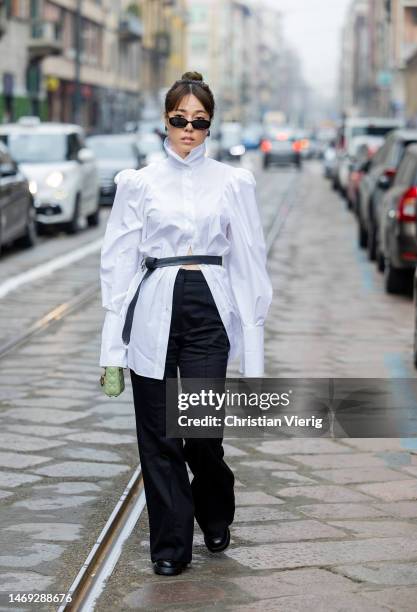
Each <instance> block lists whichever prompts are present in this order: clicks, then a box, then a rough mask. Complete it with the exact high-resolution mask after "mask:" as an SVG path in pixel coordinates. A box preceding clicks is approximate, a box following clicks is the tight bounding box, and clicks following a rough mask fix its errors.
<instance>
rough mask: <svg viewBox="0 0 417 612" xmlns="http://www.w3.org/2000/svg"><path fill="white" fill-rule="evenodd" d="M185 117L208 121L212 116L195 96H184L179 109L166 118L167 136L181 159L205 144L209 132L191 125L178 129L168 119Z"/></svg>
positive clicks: (190, 119)
mask: <svg viewBox="0 0 417 612" xmlns="http://www.w3.org/2000/svg"><path fill="white" fill-rule="evenodd" d="M175 116H179V117H185V118H186V119H188V120H189V121H192V120H194V119H208V120H210V115H209V114H208V112H207V111H206V110H205V108H204V106H203V105H202V104H201V102H200V100H199V99H198V98H196V97H195V96H194V95H193V94H189V95H188V96H184V98H182V100H181V101H180V103H179V104H178V108H177V109H176V110H173V111H171V112H169V113H168V115H167V116H166V117H165V125H166V126H167V135H168V138H169V140H170V142H171V145H172V148H173V149H174V150H175V151H176V152H177V153H178V154H179V155H181V157H186V156H187V155H188V153H189V152H190V151H191V149H194V147H197V146H198V145H200V144H202V142H204V140H205V138H206V136H207V133H208V130H195V129H194V128H193V126H192V125H191V123H188V124H187V125H186V126H185V127H184V128H176V127H174V126H173V125H171V124H170V123H169V121H168V117H175Z"/></svg>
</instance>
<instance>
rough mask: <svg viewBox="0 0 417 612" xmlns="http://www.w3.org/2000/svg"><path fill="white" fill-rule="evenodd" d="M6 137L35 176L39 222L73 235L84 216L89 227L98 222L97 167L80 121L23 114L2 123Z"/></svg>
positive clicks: (17, 157)
mask: <svg viewBox="0 0 417 612" xmlns="http://www.w3.org/2000/svg"><path fill="white" fill-rule="evenodd" d="M0 140H2V141H3V142H5V143H6V145H7V146H8V148H9V151H10V154H11V155H12V157H13V158H14V159H15V160H16V162H17V163H18V164H19V168H20V170H21V171H22V172H23V174H24V175H25V176H26V177H27V178H28V180H29V188H30V191H31V193H32V195H33V197H34V200H35V207H36V220H37V222H38V223H40V224H43V225H49V226H50V225H53V226H57V227H63V228H64V229H65V230H66V231H67V232H68V233H70V234H73V233H75V232H77V230H78V228H79V220H80V218H81V217H86V218H87V223H88V225H89V226H95V225H98V223H99V214H100V199H99V195H100V185H99V179H98V171H97V165H96V161H95V157H94V154H93V152H92V151H91V150H90V149H88V148H87V147H86V145H85V142H84V130H83V129H82V128H81V127H80V126H79V125H73V124H70V123H53V122H41V121H40V119H39V118H38V117H21V119H20V120H19V121H18V122H17V123H5V124H1V125H0Z"/></svg>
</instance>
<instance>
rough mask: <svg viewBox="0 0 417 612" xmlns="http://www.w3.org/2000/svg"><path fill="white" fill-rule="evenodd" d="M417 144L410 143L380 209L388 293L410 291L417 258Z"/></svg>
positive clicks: (380, 248) (380, 244) (380, 256)
mask: <svg viewBox="0 0 417 612" xmlns="http://www.w3.org/2000/svg"><path fill="white" fill-rule="evenodd" d="M416 205H417V145H411V146H409V147H407V149H406V152H405V154H404V156H403V159H402V161H401V163H400V165H399V167H398V171H397V173H396V176H395V179H394V182H393V184H392V187H390V189H388V190H387V191H386V193H385V196H384V197H383V198H382V200H381V205H380V209H379V226H378V227H379V238H378V259H382V264H383V265H380V266H379V268H380V269H383V271H384V277H385V289H386V291H387V292H388V293H404V292H408V291H409V290H410V288H411V285H412V278H413V275H414V270H415V267H416V262H417V236H416Z"/></svg>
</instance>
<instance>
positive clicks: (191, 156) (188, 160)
mask: <svg viewBox="0 0 417 612" xmlns="http://www.w3.org/2000/svg"><path fill="white" fill-rule="evenodd" d="M164 149H165V151H166V153H167V155H168V159H169V160H170V161H172V162H173V163H174V164H175V165H177V166H178V165H182V166H189V167H191V168H193V167H194V166H198V165H199V164H201V163H202V162H203V161H204V159H205V157H206V156H207V149H206V141H205V140H204V141H203V142H202V143H201V144H200V145H198V146H196V147H194V148H193V149H191V151H190V152H189V153H188V155H187V156H186V157H184V158H182V157H181V155H178V153H176V151H174V149H173V148H172V147H171V142H170V140H169V138H168V136H166V138H165V140H164Z"/></svg>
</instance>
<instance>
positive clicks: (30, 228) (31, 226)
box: [15, 205, 38, 249]
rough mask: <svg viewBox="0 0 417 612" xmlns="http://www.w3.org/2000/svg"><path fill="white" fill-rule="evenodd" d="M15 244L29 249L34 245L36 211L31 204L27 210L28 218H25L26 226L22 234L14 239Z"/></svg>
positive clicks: (36, 237)
mask: <svg viewBox="0 0 417 612" xmlns="http://www.w3.org/2000/svg"><path fill="white" fill-rule="evenodd" d="M15 242H16V244H17V246H20V247H23V248H24V249H30V248H32V247H34V246H35V244H36V243H37V242H38V232H37V226H36V211H35V209H34V208H33V206H32V205H31V206H30V208H29V211H28V218H27V220H26V228H25V233H24V234H23V236H21V237H20V238H18V239H17V240H16V241H15Z"/></svg>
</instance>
